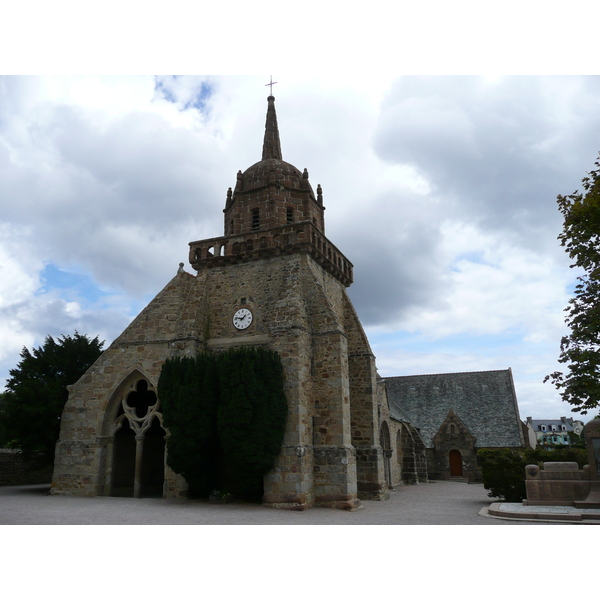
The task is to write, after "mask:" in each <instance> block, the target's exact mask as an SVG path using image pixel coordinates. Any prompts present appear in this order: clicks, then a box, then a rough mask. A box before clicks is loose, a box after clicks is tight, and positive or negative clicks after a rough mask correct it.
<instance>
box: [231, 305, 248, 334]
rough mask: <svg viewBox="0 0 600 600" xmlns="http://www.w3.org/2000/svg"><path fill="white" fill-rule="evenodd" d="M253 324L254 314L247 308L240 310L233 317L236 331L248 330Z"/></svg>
mask: <svg viewBox="0 0 600 600" xmlns="http://www.w3.org/2000/svg"><path fill="white" fill-rule="evenodd" d="M250 323H252V313H251V312H250V311H249V310H248V309H247V308H240V309H239V310H237V311H236V312H235V314H234V315H233V326H234V327H235V328H236V329H248V327H250Z"/></svg>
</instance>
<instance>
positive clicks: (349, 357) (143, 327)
mask: <svg viewBox="0 0 600 600" xmlns="http://www.w3.org/2000/svg"><path fill="white" fill-rule="evenodd" d="M324 210H325V208H324V204H323V191H322V189H321V186H320V185H318V186H317V188H316V192H315V190H314V189H313V187H312V185H311V184H310V182H309V175H308V171H307V170H306V169H304V170H303V171H300V170H299V169H297V168H296V167H294V166H293V165H291V164H289V163H287V162H285V161H283V159H282V153H281V144H280V139H279V128H278V123H277V116H276V112H275V98H273V96H269V98H268V99H267V117H266V126H265V135H264V141H263V149H262V158H261V160H260V161H259V162H257V163H255V164H254V165H252V166H251V167H249V168H248V169H247V170H246V171H244V172H242V171H239V172H238V174H237V177H236V182H235V185H234V186H233V187H232V188H229V189H228V191H227V194H226V201H225V207H224V210H223V213H224V231H223V235H222V236H219V237H215V238H210V239H205V240H199V241H193V242H191V243H190V244H189V263H190V265H191V266H192V268H193V270H194V271H195V274H190V273H188V272H186V271H185V270H184V268H183V263H181V264H180V268H179V270H178V272H177V274H176V275H175V277H173V279H172V280H171V281H169V282H168V283H167V285H166V286H165V287H164V289H163V290H162V291H160V292H159V293H158V295H157V296H156V297H155V298H154V299H153V300H152V301H151V302H150V304H149V305H148V306H147V307H146V308H145V309H144V310H143V311H142V312H141V313H140V314H139V315H138V316H137V317H136V318H135V319H134V320H133V322H132V323H131V324H130V325H129V327H127V329H126V330H125V331H124V332H123V333H122V334H121V335H120V336H119V337H118V338H117V339H115V340H114V342H113V343H112V344H111V345H110V346H109V347H108V348H107V349H106V350H105V351H104V352H103V354H102V355H101V356H100V357H99V358H98V360H97V361H96V362H95V363H94V364H93V365H92V366H91V367H90V369H89V370H88V371H87V372H86V373H85V374H84V376H83V377H82V378H81V379H80V380H79V381H78V382H77V383H75V384H74V385H72V386H69V399H68V401H67V403H66V405H65V408H64V411H63V415H62V421H61V432H60V439H59V441H58V443H57V446H56V458H55V465H54V474H53V481H52V488H51V492H52V493H53V494H65V495H67V494H74V495H89V496H96V495H107V496H109V495H113V496H133V497H143V496H162V497H165V498H177V497H185V496H186V493H187V483H186V481H185V479H184V478H183V477H182V476H181V475H178V474H176V473H174V472H173V471H172V470H171V468H170V467H169V465H168V460H167V447H166V439H167V438H168V435H169V432H168V431H167V429H166V428H165V427H164V425H163V418H162V412H161V402H160V398H159V396H158V394H157V385H158V379H159V377H160V373H161V369H162V365H163V364H164V363H165V361H166V360H167V359H169V358H174V357H190V356H195V355H197V354H198V353H200V352H222V351H224V350H227V349H229V348H235V347H242V346H264V347H266V348H269V349H271V350H275V351H276V352H277V353H278V354H279V356H280V358H281V361H282V364H283V368H284V386H285V395H286V399H287V403H288V420H287V425H286V431H285V436H284V440H283V444H282V447H281V452H280V454H279V457H278V458H277V461H276V465H275V467H274V468H273V470H272V471H270V472H269V473H268V474H267V475H266V476H265V477H264V481H263V492H264V493H263V498H262V501H263V504H265V505H267V506H272V507H278V508H288V509H295V510H303V509H306V508H309V507H311V506H327V507H334V508H341V509H347V510H353V509H356V508H358V507H359V506H360V505H361V501H362V500H385V499H386V498H388V497H389V490H390V489H393V488H394V487H397V486H399V485H401V484H417V483H422V482H426V481H428V478H429V477H431V478H438V479H439V478H442V479H443V478H448V477H452V476H454V475H457V474H460V475H461V476H463V477H464V478H465V479H468V480H470V481H476V480H478V479H479V478H480V470H479V468H478V466H477V462H476V450H477V448H481V447H497V446H501V445H508V446H511V447H518V446H520V445H521V444H522V442H523V436H522V433H519V432H521V429H520V428H521V423H520V421H519V415H518V407H517V404H516V396H515V394H514V387H513V385H512V376H511V375H510V372H489V373H487V374H486V373H481V374H447V375H434V376H429V375H427V376H408V377H391V378H387V379H386V380H383V379H382V378H381V377H379V376H378V374H377V369H376V365H375V356H374V355H373V352H372V350H371V347H370V345H369V342H368V340H367V337H366V335H365V332H364V330H363V328H362V326H361V323H360V321H359V319H358V316H357V314H356V312H355V310H354V308H353V306H352V303H351V302H350V299H349V297H348V295H347V293H346V288H347V287H348V286H350V285H351V283H352V281H353V267H352V263H351V262H350V261H349V260H348V259H347V258H346V257H345V256H344V254H343V253H342V252H341V251H340V250H339V249H338V248H337V247H336V246H335V245H334V244H333V243H332V242H331V241H330V240H329V239H328V238H327V237H326V235H325V220H324Z"/></svg>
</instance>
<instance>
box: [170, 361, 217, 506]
mask: <svg viewBox="0 0 600 600" xmlns="http://www.w3.org/2000/svg"><path fill="white" fill-rule="evenodd" d="M158 395H159V398H160V399H161V406H162V413H163V423H164V425H165V427H166V428H167V429H168V430H169V437H168V438H167V462H168V464H169V466H170V467H171V468H172V469H173V470H174V471H175V472H176V473H179V474H181V475H183V477H185V480H186V481H187V483H188V486H189V491H190V495H191V496H206V495H207V494H208V493H209V491H210V490H211V489H214V488H218V487H219V485H220V481H219V465H220V456H221V448H220V444H219V438H218V434H217V403H218V399H219V381H218V373H217V365H216V358H215V356H214V355H210V354H201V355H199V356H198V357H196V358H175V359H171V360H168V361H166V362H165V364H164V365H163V368H162V371H161V374H160V378H159V381H158Z"/></svg>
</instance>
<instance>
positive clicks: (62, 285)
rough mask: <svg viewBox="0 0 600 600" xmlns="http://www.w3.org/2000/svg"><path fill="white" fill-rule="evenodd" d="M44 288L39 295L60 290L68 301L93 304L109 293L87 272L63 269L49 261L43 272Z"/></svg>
mask: <svg viewBox="0 0 600 600" xmlns="http://www.w3.org/2000/svg"><path fill="white" fill-rule="evenodd" d="M40 279H41V281H42V288H40V289H39V290H38V292H37V295H41V294H44V293H49V292H51V291H52V290H60V291H61V296H62V297H63V298H64V299H65V300H67V301H68V302H72V301H82V300H84V301H85V302H86V303H89V304H92V303H95V302H98V301H99V300H100V299H101V298H103V297H104V296H106V295H108V294H107V292H106V291H104V290H102V289H101V288H100V287H99V286H98V285H97V284H96V282H95V281H94V280H93V278H92V277H91V276H90V275H88V274H87V273H79V272H77V271H70V270H66V269H61V268H59V267H57V266H56V265H55V264H53V263H48V264H47V265H46V267H45V268H44V270H43V271H42V273H41V276H40Z"/></svg>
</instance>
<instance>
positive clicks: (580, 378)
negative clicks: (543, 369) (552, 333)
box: [544, 161, 600, 414]
mask: <svg viewBox="0 0 600 600" xmlns="http://www.w3.org/2000/svg"><path fill="white" fill-rule="evenodd" d="M595 165H596V167H598V169H597V170H595V171H592V172H591V173H589V176H588V177H585V178H584V179H583V180H582V186H583V192H582V193H580V192H578V191H575V192H574V193H573V194H571V195H570V196H558V207H559V210H560V212H561V213H562V215H563V218H564V223H563V231H562V233H561V234H560V235H559V236H558V239H559V240H560V243H561V245H562V246H564V247H565V249H566V251H567V253H568V254H569V257H570V258H571V259H573V261H574V262H573V264H572V265H571V267H578V268H580V269H582V270H583V274H582V275H581V276H580V277H578V278H577V279H578V282H579V283H578V284H577V286H576V287H575V293H574V296H573V298H571V300H570V301H569V306H568V307H567V308H566V309H565V312H566V313H567V317H566V319H565V322H566V323H567V325H568V326H569V329H570V330H571V333H570V334H569V335H566V336H564V337H563V338H562V340H561V343H560V357H559V359H558V361H559V362H560V363H563V364H565V366H566V369H567V370H566V372H565V373H563V372H560V371H555V372H554V373H551V374H550V375H548V376H546V378H545V379H544V381H548V380H551V381H552V383H553V384H554V385H555V387H556V388H557V389H558V390H559V392H560V395H561V397H562V399H563V400H564V401H565V402H568V403H569V404H571V405H572V406H573V407H574V408H572V409H571V410H572V411H573V412H581V413H582V414H587V411H588V410H591V409H593V408H595V407H596V406H598V404H599V401H600V161H596V163H595Z"/></svg>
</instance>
